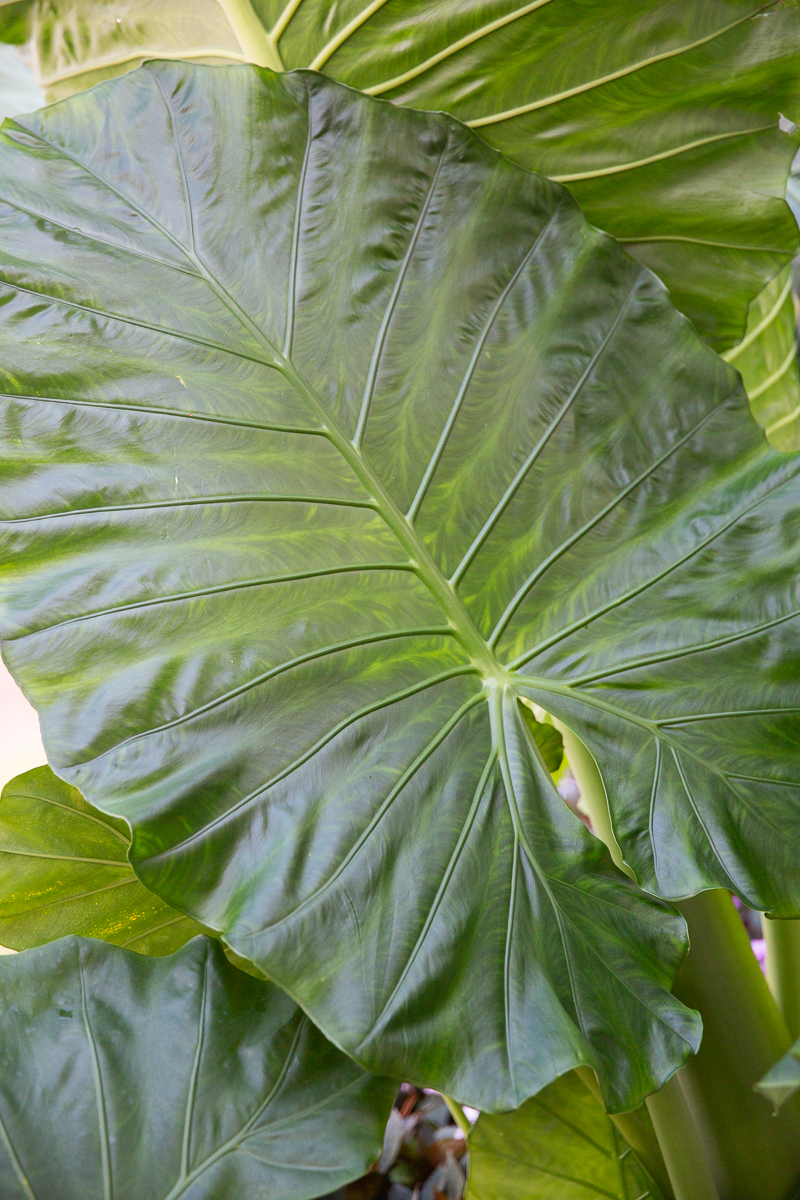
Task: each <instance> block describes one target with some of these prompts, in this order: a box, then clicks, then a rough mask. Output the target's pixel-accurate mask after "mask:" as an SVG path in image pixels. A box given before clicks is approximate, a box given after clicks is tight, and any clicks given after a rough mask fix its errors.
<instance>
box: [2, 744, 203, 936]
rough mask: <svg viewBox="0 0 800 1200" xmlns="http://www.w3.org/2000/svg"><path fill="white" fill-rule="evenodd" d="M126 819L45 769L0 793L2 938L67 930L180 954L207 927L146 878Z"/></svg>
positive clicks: (61, 933) (60, 933)
mask: <svg viewBox="0 0 800 1200" xmlns="http://www.w3.org/2000/svg"><path fill="white" fill-rule="evenodd" d="M129 846H130V838H129V836H128V827H127V825H126V824H125V822H124V821H122V820H120V819H119V818H117V817H111V816H109V815H108V814H107V813H103V812H101V811H100V810H99V809H97V808H93V807H92V805H91V804H88V803H87V802H86V801H85V800H84V798H83V797H82V796H81V794H80V792H79V791H77V790H76V789H75V788H73V787H70V786H69V784H67V783H64V782H63V780H61V779H59V778H58V776H56V775H54V774H53V772H52V771H51V770H50V768H49V767H37V769H36V770H34V771H27V772H26V773H25V774H24V775H20V776H18V777H17V778H16V779H12V780H11V782H10V783H8V784H6V786H5V787H4V788H3V793H2V797H0V944H2V945H4V946H10V947H11V949H12V950H26V949H28V948H29V947H31V946H40V945H42V943H43V942H51V941H54V940H55V939H56V938H60V937H63V936H64V935H65V934H69V933H76V934H82V935H84V936H86V937H96V938H102V939H103V941H106V942H113V943H114V944H115V945H117V946H128V947H130V948H131V949H132V950H136V951H138V952H139V953H140V954H172V953H173V951H175V950H177V949H178V948H179V947H180V946H182V945H183V944H184V942H188V941H189V939H190V938H193V937H196V936H197V935H198V934H199V933H203V932H204V930H203V927H202V926H201V925H198V924H197V922H196V921H193V920H192V919H191V918H190V917H187V916H184V914H183V913H180V912H176V910H175V909H174V908H171V907H170V906H169V905H168V904H165V903H164V901H163V900H161V899H160V898H159V897H158V896H154V895H153V893H152V892H149V891H148V890H147V889H146V888H145V887H144V886H143V885H142V883H141V882H140V881H139V880H138V879H137V877H136V875H135V874H134V872H133V868H132V867H131V865H130V863H129V862H128V859H127V852H128V847H129Z"/></svg>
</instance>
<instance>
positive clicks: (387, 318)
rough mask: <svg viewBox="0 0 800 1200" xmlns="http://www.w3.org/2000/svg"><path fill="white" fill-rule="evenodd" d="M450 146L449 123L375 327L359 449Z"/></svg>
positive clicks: (357, 436) (360, 418)
mask: <svg viewBox="0 0 800 1200" xmlns="http://www.w3.org/2000/svg"><path fill="white" fill-rule="evenodd" d="M449 147H450V129H449V126H448V130H447V137H446V138H445V143H444V146H443V147H442V152H441V154H440V155H439V161H438V162H437V164H436V170H435V171H434V173H433V178H432V179H431V183H430V187H429V188H428V191H427V194H426V196H425V200H424V203H423V204H422V207H421V208H420V211H419V215H418V217H417V219H416V221H415V222H414V229H413V231H412V234H411V238H410V240H409V243H408V246H407V247H406V252H405V254H404V255H403V261H402V263H401V264H400V269H399V271H398V272H397V276H396V278H395V281H394V287H393V288H392V293H391V296H390V297H389V303H388V304H387V305H386V309H385V311H384V314H383V319H382V320H381V324H380V328H379V330H378V336H377V337H376V339H375V345H374V347H373V350H372V358H371V360H370V364H369V370H368V372H367V380H366V383H365V385H364V395H363V397H362V400H361V410H360V412H359V414H358V422H357V424H356V432H355V435H354V437H353V445H354V446H355V447H356V449H358V448H359V447H360V446H361V441H362V438H363V436H364V430H365V428H366V424H367V420H368V419H369V410H370V404H371V403H372V396H373V392H374V390H375V382H376V380H377V377H378V369H379V367H380V363H381V358H382V357H383V349H384V345H385V343H386V335H387V333H388V332H389V325H390V323H391V320H392V317H393V316H394V312H395V308H396V307H397V301H398V299H399V298H400V292H401V290H402V287H403V284H404V283H405V278H406V272H407V271H408V267H409V264H410V263H411V260H412V258H413V257H414V252H415V250H416V248H417V241H418V240H419V235H420V233H421V232H422V229H423V227H424V225H425V221H426V220H427V217H428V213H429V211H430V206H431V201H432V199H433V196H434V193H435V192H436V187H437V184H438V183H439V176H440V175H441V173H442V167H443V166H444V159H445V155H446V154H447V151H448V149H449Z"/></svg>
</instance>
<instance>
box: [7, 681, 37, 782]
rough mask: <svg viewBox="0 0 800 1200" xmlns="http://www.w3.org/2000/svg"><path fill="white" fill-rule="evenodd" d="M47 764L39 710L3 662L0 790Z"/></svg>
mask: <svg viewBox="0 0 800 1200" xmlns="http://www.w3.org/2000/svg"><path fill="white" fill-rule="evenodd" d="M46 761H47V760H46V758H45V753H44V747H43V746H42V736H41V734H40V733H39V718H38V717H37V715H36V711H35V709H33V708H31V706H30V704H28V701H27V700H26V699H25V697H24V696H23V694H22V692H21V691H20V690H19V688H18V687H17V685H16V684H15V683H14V680H13V679H12V678H11V676H10V675H9V673H8V671H7V670H6V668H5V666H4V665H3V663H2V662H0V788H2V787H4V786H5V784H7V783H8V781H9V779H13V778H14V776H15V775H20V774H21V773H22V772H23V771H30V770H31V768H32V767H40V766H42V764H43V763H45V762H46Z"/></svg>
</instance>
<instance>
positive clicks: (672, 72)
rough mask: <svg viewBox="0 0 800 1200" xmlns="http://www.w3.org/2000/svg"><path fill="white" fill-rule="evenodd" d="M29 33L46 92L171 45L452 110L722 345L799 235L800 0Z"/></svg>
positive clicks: (209, 14)
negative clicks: (794, 126)
mask: <svg viewBox="0 0 800 1200" xmlns="http://www.w3.org/2000/svg"><path fill="white" fill-rule="evenodd" d="M223 10H224V11H223ZM19 11H20V5H19V4H14V5H11V6H9V7H8V9H7V13H8V18H7V20H8V24H9V26H11V25H14V26H15V27H16V25H18V23H19ZM225 14H227V18H228V19H226V15H225ZM2 18H3V8H2V6H0V35H1V34H2V29H3V20H2ZM259 19H260V22H261V26H259V24H258V21H259ZM261 27H263V29H262V28H261ZM254 29H255V31H256V32H254ZM237 34H238V38H237V36H236V35H237ZM28 36H29V39H30V46H31V52H32V53H33V55H34V57H35V59H36V60H37V63H38V70H39V76H40V79H41V81H42V83H43V86H45V87H46V88H47V89H48V92H49V94H50V96H51V97H52V98H60V97H61V96H63V95H66V94H69V93H70V92H71V91H74V90H75V89H78V88H84V87H87V86H89V84H92V83H96V82H97V81H98V79H101V78H104V77H106V76H107V75H108V74H112V73H114V74H115V73H117V72H118V71H120V70H124V69H128V68H130V67H131V66H135V65H137V64H138V63H139V62H141V60H142V58H143V57H147V55H148V54H149V55H153V56H162V55H163V56H173V55H177V54H179V53H180V52H181V50H182V51H183V55H184V57H193V58H197V57H200V58H202V57H204V56H205V57H206V58H208V57H209V55H210V56H213V57H217V58H219V57H223V58H235V57H237V56H238V54H239V53H243V54H244V55H245V57H247V58H248V59H250V60H251V61H255V62H258V63H260V64H261V65H264V66H269V67H272V68H276V69H278V70H280V69H282V68H283V67H284V66H285V67H286V68H292V67H309V66H310V67H313V68H315V69H319V70H322V71H324V72H325V73H327V74H330V75H332V76H333V77H334V78H336V79H339V80H341V81H343V82H344V83H348V84H350V85H351V86H353V87H356V88H360V89H365V90H366V91H367V92H369V93H370V94H372V95H381V96H385V97H387V98H388V99H391V100H392V101H394V102H396V103H398V104H407V105H411V106H412V107H415V108H423V109H429V110H438V109H443V110H444V111H446V112H450V113H453V114H454V115H455V116H457V117H459V118H461V119H462V120H464V121H466V122H468V123H470V124H472V125H473V126H474V127H475V128H476V129H478V130H479V131H480V133H481V135H482V136H483V137H485V138H487V139H488V141H489V142H490V143H491V144H492V145H494V146H497V147H498V148H499V149H500V150H502V151H503V153H504V154H507V155H508V156H509V157H510V158H512V159H513V160H514V161H516V162H518V163H520V164H521V165H522V166H525V167H528V168H530V169H532V170H536V171H539V172H541V173H542V174H545V175H549V176H551V177H552V178H557V179H563V180H564V181H565V182H567V183H568V184H569V186H570V188H571V189H572V191H573V192H574V194H575V196H576V197H577V199H578V201H579V202H580V204H581V206H582V207H583V209H584V212H585V213H586V214H587V216H588V218H589V220H590V221H591V222H593V223H594V224H596V225H598V226H600V228H602V229H606V230H608V231H609V232H610V233H613V234H614V235H615V237H617V238H619V239H621V240H622V241H623V242H624V244H625V245H626V246H627V247H628V249H629V250H630V251H631V253H633V254H634V255H635V256H636V257H637V258H638V259H639V260H640V261H641V262H643V263H645V264H646V265H647V266H650V267H652V268H653V270H655V271H656V273H657V274H658V275H659V276H660V277H661V278H662V279H663V280H664V282H665V283H666V284H667V286H668V287H669V288H670V291H671V293H672V296H673V299H674V301H675V303H676V304H677V306H678V308H679V309H681V311H683V312H685V313H686V314H687V315H688V316H690V317H691V319H692V320H693V321H694V323H695V325H696V327H697V329H698V330H699V331H700V332H701V334H702V335H703V336H704V337H706V338H707V339H708V340H709V341H710V343H711V344H712V345H713V346H714V347H715V349H718V350H722V349H725V348H726V347H728V346H730V345H731V344H733V343H734V342H737V341H739V339H740V338H741V336H742V334H743V332H744V327H745V319H746V315H747V306H748V304H749V302H750V301H751V300H752V299H753V298H754V296H755V295H756V294H757V293H758V292H759V291H760V290H761V289H762V288H763V287H764V286H765V285H766V284H767V283H768V282H769V281H770V280H771V279H772V278H773V277H774V276H775V274H776V273H777V272H778V271H779V270H780V268H781V266H782V265H783V264H784V263H785V262H786V261H787V259H788V258H789V257H790V256H791V255H792V254H793V253H794V252H795V250H796V248H797V245H798V234H797V227H796V225H795V223H794V221H793V220H792V216H791V213H790V212H789V209H788V207H787V206H786V204H785V203H784V199H783V194H784V188H785V184H786V176H787V173H788V171H789V166H790V163H791V160H792V157H793V154H794V149H795V148H796V143H797V138H796V137H794V138H793V137H790V136H788V135H787V134H786V133H782V132H780V130H779V129H778V114H779V112H783V113H785V114H786V115H787V116H788V117H790V118H793V119H794V120H798V121H800V111H799V110H798V103H800V89H798V83H797V81H798V74H799V73H800V70H799V69H800V13H799V12H798V11H797V8H796V6H795V5H784V4H778V3H777V2H775V3H758V2H757V0H703V3H702V4H698V3H696V0H672V2H671V3H666V4H665V3H664V0H639V3H637V4H635V5H631V4H630V3H627V2H626V0H603V4H602V5H598V4H597V3H596V0H532V2H529V3H521V2H520V0H461V2H460V3H458V4H457V5H456V4H453V3H452V2H451V0H433V2H431V0H372V2H371V3H368V2H367V0H340V2H339V3H337V4H335V5H331V4H330V3H329V0H288V2H287V0H252V4H251V3H250V0H223V2H222V3H221V4H217V3H216V0H191V3H189V2H187V0H164V2H162V3H157V2H156V0H123V2H122V3H119V2H118V3H115V4H114V5H113V6H109V5H108V4H107V3H106V2H105V0H50V2H49V3H47V4H46V5H40V4H32V5H30V6H29V9H28ZM240 47H241V50H240V49H239V48H240ZM773 398H774V397H773Z"/></svg>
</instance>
